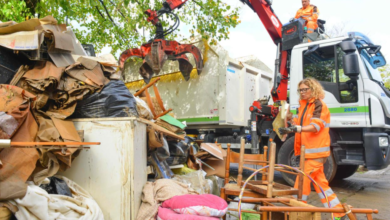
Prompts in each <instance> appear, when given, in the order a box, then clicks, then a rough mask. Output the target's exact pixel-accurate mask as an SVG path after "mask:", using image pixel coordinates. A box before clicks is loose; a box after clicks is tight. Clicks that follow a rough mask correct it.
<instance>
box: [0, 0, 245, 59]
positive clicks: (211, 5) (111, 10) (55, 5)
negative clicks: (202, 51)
mask: <svg viewBox="0 0 390 220" xmlns="http://www.w3.org/2000/svg"><path fill="white" fill-rule="evenodd" d="M161 6H162V1H157V0H0V21H2V22H5V21H11V20H12V21H16V22H22V21H25V20H27V19H30V18H33V17H36V18H43V17H45V16H47V15H52V16H53V17H55V18H56V19H57V20H58V22H59V23H67V24H68V25H70V26H72V27H73V29H74V31H75V34H76V36H77V38H78V39H79V40H80V41H81V42H82V43H92V44H93V45H94V46H95V50H96V51H100V50H101V49H102V48H103V47H104V46H111V47H112V48H113V50H112V51H111V53H112V54H115V53H116V52H118V51H123V50H125V49H128V48H132V47H138V46H140V45H141V44H142V43H145V42H147V41H148V40H149V39H146V36H145V32H146V33H151V34H150V35H151V36H153V32H154V27H153V25H152V24H151V23H149V22H148V21H147V20H146V18H147V15H145V14H144V11H145V10H147V9H149V8H151V9H154V10H158V9H160V8H161ZM174 13H176V14H177V15H178V17H179V18H180V21H181V22H184V23H185V24H187V25H191V29H190V34H191V36H194V35H195V34H200V35H202V37H203V38H204V39H211V44H213V43H214V42H215V41H216V40H222V39H228V35H229V29H230V28H233V27H236V25H237V24H238V23H240V21H239V20H238V8H232V7H231V6H230V5H228V4H226V3H223V2H222V0H189V1H188V2H186V4H185V5H184V6H183V7H182V8H181V9H176V10H175V11H174ZM171 16H172V15H168V17H167V16H163V18H162V20H163V22H162V23H163V26H164V27H165V28H168V27H169V26H170V25H171V23H172V22H170V21H173V20H174V19H173V17H171ZM179 32H180V29H178V30H177V31H175V32H173V33H172V34H171V35H169V36H168V38H170V39H172V38H177V37H178V36H179V35H178V33H179Z"/></svg>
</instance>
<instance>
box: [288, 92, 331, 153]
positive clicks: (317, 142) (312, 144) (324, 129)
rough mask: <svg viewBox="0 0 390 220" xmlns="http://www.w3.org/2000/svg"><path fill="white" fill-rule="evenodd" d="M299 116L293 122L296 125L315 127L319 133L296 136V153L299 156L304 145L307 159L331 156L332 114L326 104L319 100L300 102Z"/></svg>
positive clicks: (305, 133) (304, 133)
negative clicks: (330, 131)
mask: <svg viewBox="0 0 390 220" xmlns="http://www.w3.org/2000/svg"><path fill="white" fill-rule="evenodd" d="M299 104H300V106H299V108H298V109H297V115H295V116H294V118H293V121H294V123H295V124H296V125H301V126H306V125H313V126H314V127H315V128H316V130H317V132H302V133H296V134H295V142H294V151H295V155H296V156H298V155H300V153H301V146H302V145H304V146H305V148H306V150H305V154H306V158H307V159H310V158H311V159H314V158H322V157H328V156H329V155H330V136H329V124H330V112H329V109H328V107H327V106H326V104H325V103H324V102H323V101H322V100H319V99H314V98H313V99H310V100H309V101H306V100H300V101H299Z"/></svg>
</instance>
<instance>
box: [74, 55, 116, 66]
mask: <svg viewBox="0 0 390 220" xmlns="http://www.w3.org/2000/svg"><path fill="white" fill-rule="evenodd" d="M73 57H74V59H75V60H77V61H78V60H79V59H80V58H81V57H83V58H86V59H90V60H95V61H97V62H99V63H100V64H102V65H103V66H114V67H117V66H118V61H117V60H116V59H115V57H114V56H113V55H112V54H104V55H102V56H99V57H90V56H78V55H73Z"/></svg>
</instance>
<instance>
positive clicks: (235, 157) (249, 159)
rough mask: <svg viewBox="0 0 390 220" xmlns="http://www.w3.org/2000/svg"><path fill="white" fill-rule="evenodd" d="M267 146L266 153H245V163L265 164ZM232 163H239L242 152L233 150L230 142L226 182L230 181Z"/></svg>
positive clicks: (226, 162) (227, 153) (226, 163)
mask: <svg viewBox="0 0 390 220" xmlns="http://www.w3.org/2000/svg"><path fill="white" fill-rule="evenodd" d="M267 148H268V147H264V154H244V164H250V165H260V166H265V165H266V163H265V161H267ZM231 163H238V164H239V163H240V154H239V153H236V152H234V151H232V150H231V149H230V144H227V151H226V160H225V184H227V183H229V171H230V164H231ZM239 175H240V173H239ZM238 184H240V183H238Z"/></svg>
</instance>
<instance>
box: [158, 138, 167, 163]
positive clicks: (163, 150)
mask: <svg viewBox="0 0 390 220" xmlns="http://www.w3.org/2000/svg"><path fill="white" fill-rule="evenodd" d="M162 141H163V146H162V147H159V148H157V149H156V151H155V152H156V155H157V157H158V159H159V161H165V160H166V159H168V158H169V156H170V152H169V147H168V142H167V140H166V139H165V138H164V137H163V138H162Z"/></svg>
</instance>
